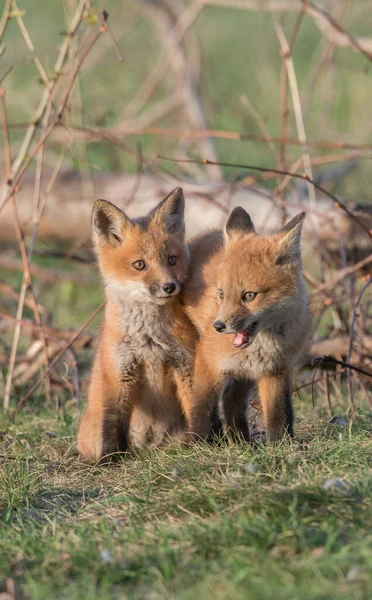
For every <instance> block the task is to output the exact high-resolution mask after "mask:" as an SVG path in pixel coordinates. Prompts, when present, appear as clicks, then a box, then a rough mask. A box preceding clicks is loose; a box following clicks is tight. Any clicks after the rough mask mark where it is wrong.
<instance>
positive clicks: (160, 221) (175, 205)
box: [149, 187, 185, 236]
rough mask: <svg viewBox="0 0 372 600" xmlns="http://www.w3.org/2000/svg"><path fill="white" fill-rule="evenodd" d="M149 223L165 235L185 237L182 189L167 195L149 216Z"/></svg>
mask: <svg viewBox="0 0 372 600" xmlns="http://www.w3.org/2000/svg"><path fill="white" fill-rule="evenodd" d="M149 218H150V221H151V222H152V223H154V224H155V225H157V226H158V227H160V228H161V229H165V231H166V232H167V233H174V234H176V235H181V236H184V235H185V220H184V219H185V199H184V196H183V191H182V188H180V187H178V188H176V189H175V190H173V192H171V193H170V194H168V196H167V197H166V198H164V200H162V201H161V202H160V203H159V204H158V205H157V206H155V208H154V209H153V210H152V211H151V212H150V214H149Z"/></svg>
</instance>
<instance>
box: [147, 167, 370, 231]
mask: <svg viewBox="0 0 372 600" xmlns="http://www.w3.org/2000/svg"><path fill="white" fill-rule="evenodd" d="M158 158H160V159H162V160H168V161H170V162H177V163H183V162H185V163H196V164H202V165H210V164H215V163H214V161H211V160H208V159H207V158H205V159H204V160H196V159H192V158H189V159H177V158H171V157H168V156H161V155H159V156H158ZM217 164H218V165H220V166H222V167H233V168H236V169H252V170H253V171H260V172H262V173H276V174H277V175H290V176H291V177H295V178H296V179H302V180H303V181H306V182H309V183H311V184H312V185H313V186H314V187H315V188H316V189H317V190H319V191H320V192H322V193H323V194H325V195H326V196H328V198H331V200H333V202H334V204H335V206H336V207H337V208H340V209H341V210H343V211H344V212H345V213H346V214H347V215H348V217H349V218H350V219H352V220H353V221H355V223H357V224H358V225H359V226H360V227H361V228H362V229H363V230H364V231H365V232H366V233H367V235H368V236H369V237H370V239H372V231H370V230H369V229H368V227H367V226H366V225H365V224H364V223H363V221H361V220H360V219H359V218H358V217H357V216H356V215H355V214H354V213H353V212H351V210H349V209H348V208H347V206H345V204H344V203H343V202H341V200H340V199H339V198H337V197H336V196H334V194H331V192H328V191H327V190H326V189H325V188H323V187H322V186H321V185H319V184H318V183H316V182H315V181H314V180H313V179H310V178H309V177H308V176H307V175H301V174H300V173H290V172H289V171H284V170H281V169H269V168H265V167H257V166H255V165H243V164H238V163H227V162H218V163H217Z"/></svg>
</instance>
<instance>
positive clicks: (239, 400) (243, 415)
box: [222, 377, 252, 442]
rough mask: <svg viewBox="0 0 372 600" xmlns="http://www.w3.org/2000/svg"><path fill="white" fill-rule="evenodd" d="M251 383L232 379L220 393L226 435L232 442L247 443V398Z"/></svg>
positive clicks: (248, 438) (248, 437)
mask: <svg viewBox="0 0 372 600" xmlns="http://www.w3.org/2000/svg"><path fill="white" fill-rule="evenodd" d="M251 386H252V382H250V381H249V380H246V379H236V378H235V377H232V378H231V379H229V381H228V382H227V384H226V385H225V387H224V389H223V392H222V405H223V412H224V417H225V421H226V427H227V434H228V436H229V437H231V438H232V440H233V441H234V442H242V441H244V442H249V441H250V434H249V427H248V417H247V409H248V398H249V392H250V388H251Z"/></svg>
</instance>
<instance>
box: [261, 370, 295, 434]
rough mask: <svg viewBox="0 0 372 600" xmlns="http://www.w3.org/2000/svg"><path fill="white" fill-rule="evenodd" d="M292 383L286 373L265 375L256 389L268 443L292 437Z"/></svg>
mask: <svg viewBox="0 0 372 600" xmlns="http://www.w3.org/2000/svg"><path fill="white" fill-rule="evenodd" d="M291 384H292V382H291V377H290V374H289V373H288V372H282V373H278V374H269V375H265V376H264V377H262V378H261V379H260V381H259V382H258V389H259V394H260V399H261V403H262V410H263V414H264V420H265V429H266V437H267V439H268V440H269V441H271V442H274V441H278V440H280V439H281V438H282V437H283V436H284V435H290V436H291V437H292V436H293V409H292V385H291Z"/></svg>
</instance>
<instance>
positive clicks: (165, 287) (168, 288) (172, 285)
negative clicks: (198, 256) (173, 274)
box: [163, 281, 176, 294]
mask: <svg viewBox="0 0 372 600" xmlns="http://www.w3.org/2000/svg"><path fill="white" fill-rule="evenodd" d="M175 289H176V284H175V283H173V281H168V282H167V283H165V284H164V285H163V290H164V291H165V292H166V293H167V294H172V293H173V292H174V290H175Z"/></svg>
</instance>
